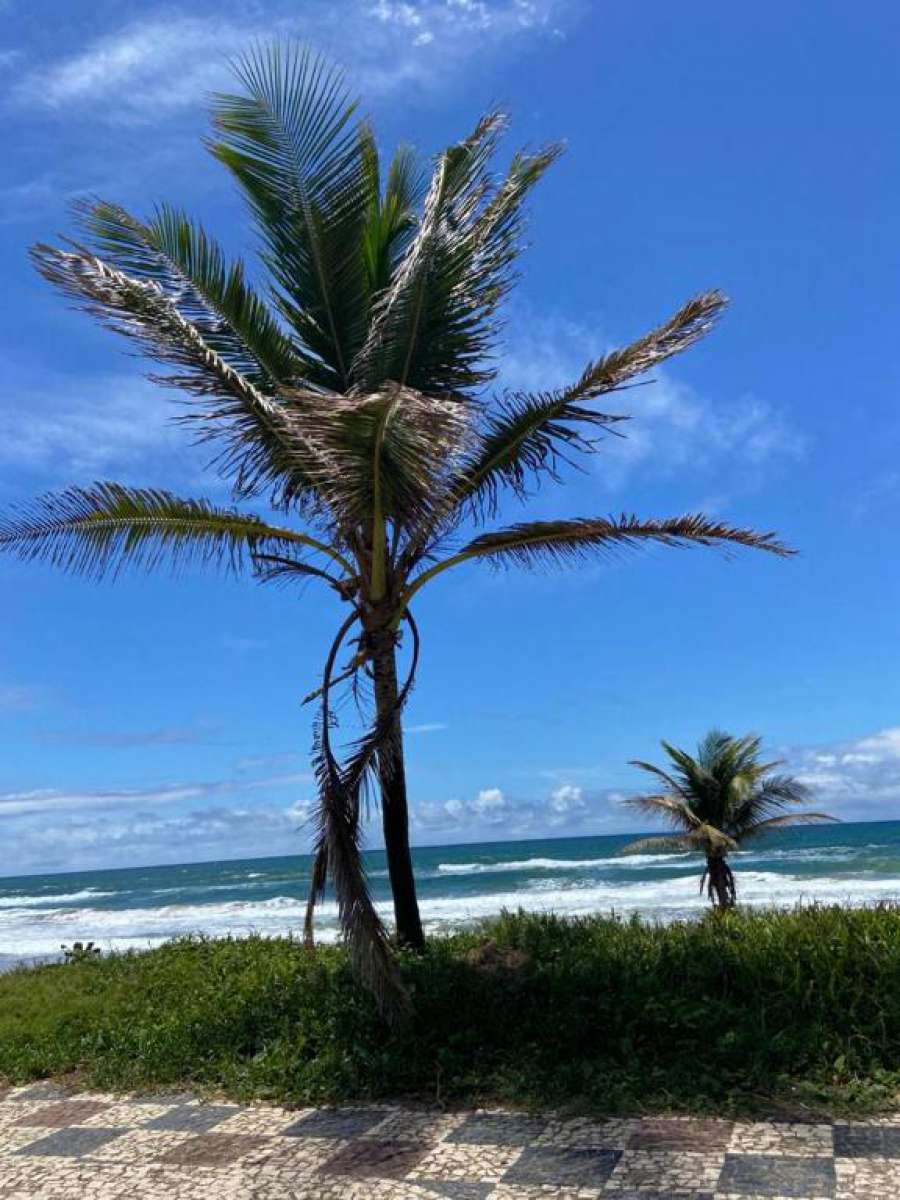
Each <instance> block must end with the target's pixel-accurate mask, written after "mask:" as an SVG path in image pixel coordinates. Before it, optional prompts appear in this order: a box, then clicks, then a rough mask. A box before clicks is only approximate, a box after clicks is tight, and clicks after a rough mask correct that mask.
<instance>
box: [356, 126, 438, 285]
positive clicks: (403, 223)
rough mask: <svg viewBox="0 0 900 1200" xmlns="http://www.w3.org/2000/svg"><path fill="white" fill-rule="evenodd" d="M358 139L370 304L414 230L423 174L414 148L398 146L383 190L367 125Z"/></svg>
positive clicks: (391, 271) (364, 244) (373, 143)
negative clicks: (364, 189)
mask: <svg viewBox="0 0 900 1200" xmlns="http://www.w3.org/2000/svg"><path fill="white" fill-rule="evenodd" d="M360 139H361V145H362V154H363V162H364V164H365V169H366V181H367V187H368V205H367V212H366V224H365V228H364V230H363V235H362V254H363V260H364V262H365V269H366V283H367V289H368V294H369V304H370V308H371V305H372V304H374V302H375V301H376V300H377V298H378V297H379V296H380V295H381V293H382V292H383V291H384V290H385V288H387V287H388V286H389V285H390V282H391V277H392V275H393V273H394V268H395V266H396V264H397V262H398V261H399V259H400V258H401V257H402V255H403V253H404V252H405V250H406V247H407V246H408V244H409V241H410V239H411V238H412V236H413V234H414V232H415V229H416V225H417V222H418V217H417V208H418V205H419V203H420V202H421V200H422V197H423V192H424V176H423V174H422V170H421V167H420V165H419V160H418V158H417V156H416V154H415V152H414V151H413V150H412V149H411V148H410V147H406V146H401V147H400V148H399V149H398V150H397V151H396V153H395V154H394V157H393V158H392V160H391V163H390V166H389V168H388V173H387V179H386V180H385V182H384V189H383V190H382V181H381V167H380V162H379V158H378V148H377V146H376V143H375V137H374V134H373V133H372V131H371V129H370V128H369V127H368V126H367V125H366V126H363V129H362V131H361V134H360Z"/></svg>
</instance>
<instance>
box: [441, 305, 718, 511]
mask: <svg viewBox="0 0 900 1200" xmlns="http://www.w3.org/2000/svg"><path fill="white" fill-rule="evenodd" d="M726 304H727V300H726V298H725V297H724V296H723V295H722V293H721V292H715V291H714V292H706V293H704V294H703V295H701V296H696V297H694V299H692V300H689V301H688V303H687V304H685V305H683V306H682V307H681V308H680V309H679V310H678V312H676V313H674V314H673V316H671V317H670V318H669V319H668V320H667V321H665V322H664V323H663V324H662V325H660V326H659V327H658V328H656V329H654V330H652V331H651V332H650V333H648V334H646V335H645V336H644V337H642V338H639V339H638V340H637V341H635V342H632V343H631V344H630V345H628V346H625V347H623V348H621V349H619V350H614V351H612V352H611V353H609V354H607V355H604V356H603V357H602V358H599V359H597V360H595V361H594V362H591V363H589V364H588V365H587V367H586V368H585V370H584V371H583V372H582V374H581V377H580V378H579V379H578V380H577V381H576V382H575V383H574V384H571V385H570V386H569V387H565V388H561V389H559V390H558V391H552V392H537V393H529V392H524V393H517V394H514V395H511V396H508V397H507V398H506V399H505V401H504V402H503V403H501V405H500V406H499V408H498V409H497V410H496V411H494V412H491V413H489V414H488V415H487V416H486V419H485V428H484V430H483V433H482V438H481V441H480V443H479V445H478V446H477V448H476V449H475V451H474V452H473V454H472V456H471V457H470V458H469V459H468V461H466V462H465V463H464V464H463V465H462V468H461V470H460V476H459V479H458V480H457V482H456V485H455V487H454V494H455V497H456V500H457V503H461V502H462V501H465V500H469V501H471V502H473V503H475V505H476V507H477V508H478V509H480V508H487V509H488V511H494V510H495V509H496V505H497V501H498V496H499V492H500V489H501V488H502V487H504V486H505V487H509V488H511V489H512V491H513V492H514V493H515V494H516V495H517V496H518V497H519V498H520V499H524V498H525V497H526V495H527V491H528V487H529V486H533V485H534V484H535V483H536V482H537V480H538V479H539V478H540V476H541V475H542V474H549V475H551V476H552V477H555V475H556V471H557V468H558V466H559V464H560V463H561V462H562V461H568V456H569V455H570V454H571V453H572V452H590V451H591V450H592V449H594V447H595V445H596V436H597V434H598V433H602V432H604V431H607V430H610V429H612V428H613V427H614V426H615V425H616V424H617V423H619V422H621V421H624V420H627V418H626V417H623V416H615V415H611V414H609V413H604V412H598V411H597V410H595V409H592V408H587V407H585V405H586V404H587V403H588V402H590V401H591V400H595V399H597V397H599V396H602V395H606V394H608V393H610V392H615V391H617V390H619V389H621V388H622V387H624V386H625V385H626V384H628V383H629V382H630V381H631V380H633V379H635V378H636V377H637V376H639V375H642V374H644V373H646V372H647V371H649V370H651V369H652V368H653V367H655V366H657V365H658V364H659V363H661V362H664V361H665V360H666V359H668V358H671V357H672V356H673V355H676V354H680V353H681V352H682V351H683V350H686V349H687V348H688V347H689V346H691V345H692V344H693V343H694V342H696V341H697V340H698V339H699V338H702V337H704V336H705V334H707V333H708V332H709V330H710V329H711V328H712V326H713V324H714V323H715V321H716V319H717V317H718V316H719V315H720V314H721V312H722V310H723V309H724V307H725V305H726Z"/></svg>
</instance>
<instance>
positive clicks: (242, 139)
mask: <svg viewBox="0 0 900 1200" xmlns="http://www.w3.org/2000/svg"><path fill="white" fill-rule="evenodd" d="M234 69H235V74H236V76H237V78H238V79H239V81H240V82H241V83H242V84H243V86H244V88H245V90H246V92H245V94H237V95H233V94H224V93H220V94H217V95H215V96H214V97H213V123H214V126H215V129H216V132H217V134H218V137H217V139H216V140H213V141H211V142H210V143H209V148H210V150H211V152H212V154H213V155H214V156H215V157H216V158H217V159H218V160H219V162H221V163H223V164H224V165H225V166H226V167H227V168H228V170H229V171H231V173H232V174H233V175H234V177H235V179H236V180H237V181H238V183H239V184H240V186H241V188H242V190H243V192H244V194H245V196H246V197H247V200H248V202H249V204H250V208H251V211H252V212H253V215H254V217H255V220H256V223H257V226H258V228H259V231H260V234H261V236H262V239H263V243H264V246H265V252H264V254H263V259H264V261H265V263H266V265H267V266H268V268H269V270H270V272H271V274H272V277H273V279H274V280H275V282H276V284H277V285H278V288H279V299H278V303H279V307H280V309H281V312H282V314H283V315H284V317H285V318H286V320H287V321H288V322H289V323H290V325H291V326H292V327H293V328H294V329H295V330H296V332H297V333H298V335H299V336H300V338H301V340H302V342H303V344H304V345H305V346H306V347H307V349H308V351H309V352H310V354H311V355H312V356H313V357H314V358H315V359H317V360H319V366H318V369H317V373H316V377H315V382H317V383H319V384H321V385H323V386H325V387H330V388H333V389H335V390H338V391H344V390H345V389H346V387H347V386H348V385H349V379H350V365H351V363H352V361H353V358H354V355H355V354H356V352H357V350H358V348H359V347H360V346H361V345H362V343H363V341H364V340H365V336H366V325H367V313H368V304H367V288H366V273H365V266H364V261H363V255H362V246H361V242H362V235H363V230H364V227H365V223H366V216H367V211H368V201H369V188H368V186H367V174H366V163H365V161H364V155H363V153H362V147H361V141H360V136H359V128H358V125H357V124H356V123H355V122H354V120H353V117H354V114H355V112H356V108H357V102H356V100H355V99H353V98H352V97H351V96H350V94H349V92H348V90H347V87H346V85H345V83H344V78H343V75H342V74H341V73H340V72H339V71H337V70H335V69H333V68H331V67H329V66H328V65H326V63H325V61H324V60H323V59H322V58H320V57H318V56H316V55H314V54H312V53H311V52H309V51H308V50H305V49H298V48H297V47H295V46H290V45H289V46H280V45H278V44H274V45H271V46H269V47H260V48H258V49H256V50H253V51H251V52H250V53H249V54H247V55H244V56H243V57H242V58H240V59H238V60H237V62H236V63H235V68H234Z"/></svg>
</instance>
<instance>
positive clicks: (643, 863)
mask: <svg viewBox="0 0 900 1200" xmlns="http://www.w3.org/2000/svg"><path fill="white" fill-rule="evenodd" d="M686 858H690V855H689V854H617V855H614V856H613V857H611V858H524V859H522V860H521V861H520V862H496V863H438V867H437V869H438V871H439V872H440V874H441V875H494V874H501V873H505V872H507V871H590V870H592V869H593V868H595V867H647V866H654V865H655V864H657V863H663V864H666V865H669V866H672V865H677V864H678V863H679V860H681V859H686Z"/></svg>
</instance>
